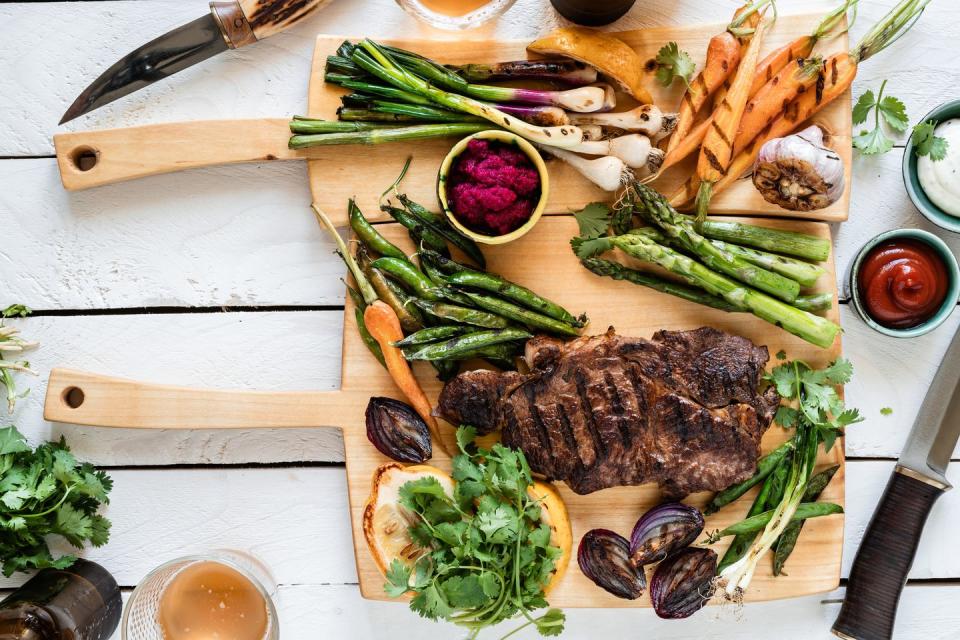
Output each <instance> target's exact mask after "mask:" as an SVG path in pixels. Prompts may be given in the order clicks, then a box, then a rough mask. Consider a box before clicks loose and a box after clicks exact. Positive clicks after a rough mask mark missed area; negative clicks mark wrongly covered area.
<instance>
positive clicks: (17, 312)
mask: <svg viewBox="0 0 960 640" xmlns="http://www.w3.org/2000/svg"><path fill="white" fill-rule="evenodd" d="M31 313H33V309H31V308H30V307H28V306H27V305H25V304H12V305H10V306H9V307H7V308H6V309H4V310H3V311H0V317H4V318H16V317H20V318H26V317H27V316H28V315H30V314H31Z"/></svg>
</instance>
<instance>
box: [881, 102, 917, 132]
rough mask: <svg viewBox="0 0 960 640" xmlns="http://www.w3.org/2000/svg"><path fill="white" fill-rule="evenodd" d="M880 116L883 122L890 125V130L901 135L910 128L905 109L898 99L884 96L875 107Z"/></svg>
mask: <svg viewBox="0 0 960 640" xmlns="http://www.w3.org/2000/svg"><path fill="white" fill-rule="evenodd" d="M877 109H878V110H879V111H880V115H881V116H883V119H884V121H885V122H886V123H887V124H888V125H890V128H891V129H893V130H895V131H899V132H900V133H903V132H904V131H906V130H907V129H908V128H909V127H910V119H909V118H908V117H907V107H906V105H904V104H903V102H902V101H901V100H900V99H899V98H895V97H894V96H886V97H884V98H883V100H881V101H880V104H878V105H877Z"/></svg>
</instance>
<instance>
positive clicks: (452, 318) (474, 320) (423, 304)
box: [413, 299, 510, 329]
mask: <svg viewBox="0 0 960 640" xmlns="http://www.w3.org/2000/svg"><path fill="white" fill-rule="evenodd" d="M413 302H414V304H416V305H417V306H418V307H420V308H421V309H423V310H424V311H425V312H426V313H427V314H428V315H430V316H433V317H434V318H437V319H439V320H445V321H448V322H459V323H462V324H472V325H474V326H477V327H485V328H487V329H504V328H506V327H508V326H510V321H509V320H507V319H506V318H503V317H501V316H498V315H496V314H493V313H487V312H486V311H480V310H479V309H471V308H469V307H461V306H460V305H457V304H449V303H446V302H434V301H431V300H420V299H415V300H414V301H413Z"/></svg>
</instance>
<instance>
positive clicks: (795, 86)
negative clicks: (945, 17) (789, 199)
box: [661, 0, 930, 220]
mask: <svg viewBox="0 0 960 640" xmlns="http://www.w3.org/2000/svg"><path fill="white" fill-rule="evenodd" d="M929 2H930V0H901V1H900V2H899V3H898V4H897V5H896V6H895V7H894V8H893V9H891V10H890V12H889V13H887V15H886V16H884V17H883V18H882V19H881V20H880V21H879V22H878V23H877V24H876V25H874V26H873V27H872V28H871V29H870V31H868V32H867V34H866V35H865V36H864V37H863V38H862V39H861V40H860V42H859V43H857V45H856V46H854V47H853V48H852V49H851V50H850V51H843V52H840V53H835V54H833V55H830V56H827V57H826V58H823V57H818V56H814V55H813V53H814V47H815V45H816V44H817V42H819V41H822V40H824V39H826V38H829V37H833V36H835V35H839V34H841V33H844V32H845V31H846V29H847V28H849V23H852V18H851V19H850V21H849V23H846V24H845V22H844V19H845V17H846V16H847V14H848V12H851V11H853V15H854V16H855V11H856V5H857V0H845V1H844V2H843V4H841V5H840V6H839V7H837V9H835V10H834V11H831V12H830V13H828V14H827V15H826V16H825V17H824V18H823V20H822V21H821V23H820V24H819V25H818V27H817V28H816V30H814V32H813V33H811V34H809V35H803V36H800V37H799V38H796V39H795V40H793V41H791V42H789V43H787V44H785V45H783V46H782V47H780V48H778V49H776V50H774V51H773V52H771V53H770V54H768V55H767V56H766V57H765V58H763V59H762V60H760V59H759V56H758V51H759V47H760V46H761V42H760V40H761V38H762V37H763V30H764V26H763V24H761V23H760V20H759V15H758V12H759V11H760V10H762V8H763V7H764V5H766V4H768V2H767V0H756V1H755V2H753V4H748V5H745V6H744V7H741V8H740V9H739V10H738V11H737V13H736V14H735V16H734V19H733V21H732V22H731V23H730V25H729V26H728V28H727V30H726V31H725V32H724V33H722V34H719V35H717V36H715V37H714V38H713V39H711V41H710V45H709V47H708V49H707V58H706V62H705V64H704V67H703V69H702V70H701V71H700V73H699V74H698V76H697V77H696V78H695V79H694V80H693V81H692V82H691V83H690V84H689V88H688V90H687V93H686V95H685V96H684V98H683V100H682V102H681V105H680V113H679V116H678V123H677V126H676V129H675V131H674V134H673V135H672V137H671V138H670V141H669V144H668V146H667V155H666V157H665V158H664V162H663V166H662V168H661V171H663V170H665V169H667V168H668V167H672V166H674V165H675V164H677V163H678V162H680V161H681V160H683V159H684V158H686V157H688V156H690V155H692V154H693V153H694V152H699V153H698V160H697V169H696V172H695V173H694V175H692V176H691V177H690V179H689V180H688V181H687V182H686V183H685V184H684V185H683V187H681V188H680V189H679V190H678V191H677V192H676V193H674V194H672V195H671V196H670V204H672V205H673V206H675V207H678V208H680V209H684V210H685V209H687V208H692V207H695V208H696V210H697V213H698V218H699V219H700V220H702V219H703V217H704V216H705V215H706V211H707V206H708V204H709V202H710V198H711V197H712V196H713V195H715V194H717V193H719V192H720V191H723V190H724V189H726V188H728V187H729V186H730V185H732V184H733V183H734V182H736V181H737V180H738V179H739V178H740V177H741V176H743V175H744V174H745V173H747V172H749V171H750V170H751V169H753V168H754V167H755V164H756V162H757V159H758V157H759V156H760V154H761V150H762V149H763V147H764V145H765V144H766V143H767V142H770V141H772V140H776V139H778V138H783V137H785V136H788V135H789V134H791V133H793V132H794V131H796V130H797V129H798V128H799V125H801V124H802V123H804V122H805V121H807V120H808V119H809V118H810V117H812V116H814V115H816V114H817V113H819V112H820V111H822V110H823V109H824V107H826V106H827V105H828V104H830V103H831V102H833V101H834V100H836V99H837V98H838V97H840V96H841V95H843V94H844V93H846V91H847V89H849V88H850V85H851V83H852V82H853V79H854V77H855V76H856V74H857V69H858V67H859V65H860V64H861V63H862V62H864V61H866V60H867V59H869V58H870V57H872V56H873V55H875V54H877V53H879V52H880V51H882V50H883V49H885V48H886V47H887V46H889V45H890V44H891V43H893V42H894V41H895V40H897V38H899V37H900V36H901V35H903V33H905V32H906V31H907V30H908V29H909V28H910V27H912V26H913V24H914V23H915V22H916V19H917V18H918V17H919V16H920V14H921V13H922V12H923V10H924V8H925V7H926V5H927V4H929ZM841 28H842V29H841ZM711 97H712V98H713V108H712V113H708V115H707V117H706V118H705V119H703V120H702V121H701V122H700V123H699V124H696V118H697V113H698V112H699V111H700V110H701V107H703V108H704V109H706V110H707V111H708V112H709V111H710V107H709V105H708V104H707V103H708V101H709V99H710V98H711ZM779 199H781V198H779V197H778V198H776V199H774V200H772V201H774V202H776V201H777V200H779ZM830 202H831V200H830V199H829V198H818V199H814V200H812V201H809V202H803V203H802V206H803V207H804V208H803V210H809V209H815V208H820V207H824V206H827V205H829V204H830ZM788 208H793V207H788Z"/></svg>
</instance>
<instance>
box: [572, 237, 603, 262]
mask: <svg viewBox="0 0 960 640" xmlns="http://www.w3.org/2000/svg"><path fill="white" fill-rule="evenodd" d="M570 246H571V247H573V252H574V253H575V254H577V257H578V258H591V257H593V256H596V255H600V254H601V253H606V252H607V251H610V250H611V249H613V239H612V238H609V237H600V238H573V239H571V240H570Z"/></svg>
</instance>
